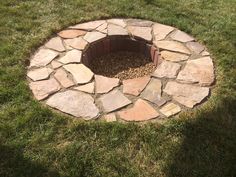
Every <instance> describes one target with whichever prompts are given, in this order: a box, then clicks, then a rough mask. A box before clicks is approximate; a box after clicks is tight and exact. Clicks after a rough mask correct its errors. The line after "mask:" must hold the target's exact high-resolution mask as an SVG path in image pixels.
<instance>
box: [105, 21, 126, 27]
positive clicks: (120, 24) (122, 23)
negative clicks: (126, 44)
mask: <svg viewBox="0 0 236 177" xmlns="http://www.w3.org/2000/svg"><path fill="white" fill-rule="evenodd" d="M107 22H108V23H112V24H114V25H118V26H121V27H123V28H124V27H126V23H125V21H124V20H123V19H109V20H107Z"/></svg>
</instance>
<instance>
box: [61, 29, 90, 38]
mask: <svg viewBox="0 0 236 177" xmlns="http://www.w3.org/2000/svg"><path fill="white" fill-rule="evenodd" d="M85 34H86V31H83V30H73V29H68V30H63V31H61V32H59V33H57V35H58V36H60V37H62V38H65V39H72V38H76V37H78V36H83V35H85Z"/></svg>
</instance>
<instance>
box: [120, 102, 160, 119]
mask: <svg viewBox="0 0 236 177" xmlns="http://www.w3.org/2000/svg"><path fill="white" fill-rule="evenodd" d="M118 115H119V116H120V118H121V119H124V120H126V121H146V120H150V119H153V118H156V117H158V116H159V113H158V112H157V111H156V110H155V109H154V108H153V107H152V106H151V105H150V104H148V103H147V102H146V101H144V100H142V99H138V100H137V101H136V102H135V103H134V106H133V107H132V108H129V109H126V110H124V111H119V112H118Z"/></svg>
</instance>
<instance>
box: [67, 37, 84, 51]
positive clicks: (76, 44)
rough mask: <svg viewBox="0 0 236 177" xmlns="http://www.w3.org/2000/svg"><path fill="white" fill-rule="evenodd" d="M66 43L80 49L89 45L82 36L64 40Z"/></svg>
mask: <svg viewBox="0 0 236 177" xmlns="http://www.w3.org/2000/svg"><path fill="white" fill-rule="evenodd" d="M64 41H65V43H66V45H67V46H69V47H72V48H74V49H78V50H84V49H85V48H86V46H87V45H88V42H87V41H86V40H84V39H83V38H82V37H77V38H73V39H66V40H64Z"/></svg>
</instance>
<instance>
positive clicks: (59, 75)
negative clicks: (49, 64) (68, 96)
mask: <svg viewBox="0 0 236 177" xmlns="http://www.w3.org/2000/svg"><path fill="white" fill-rule="evenodd" d="M54 77H55V78H56V79H57V80H58V81H59V82H60V83H61V85H62V86H63V87H65V88H68V87H71V86H72V85H75V84H74V83H73V81H72V80H71V79H69V77H68V75H67V73H66V72H65V71H64V70H63V69H61V68H60V69H58V70H57V71H56V73H55V74H54Z"/></svg>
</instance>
